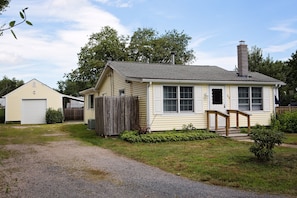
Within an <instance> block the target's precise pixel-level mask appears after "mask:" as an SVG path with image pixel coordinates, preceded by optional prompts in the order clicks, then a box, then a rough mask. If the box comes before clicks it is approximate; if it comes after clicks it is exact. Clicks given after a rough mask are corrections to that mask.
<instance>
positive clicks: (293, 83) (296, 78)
mask: <svg viewBox="0 0 297 198" xmlns="http://www.w3.org/2000/svg"><path fill="white" fill-rule="evenodd" d="M286 64H287V68H288V69H287V71H288V72H287V85H288V94H289V95H290V99H291V101H294V102H297V50H296V52H295V53H292V55H291V57H290V58H289V60H288V61H287V62H286Z"/></svg>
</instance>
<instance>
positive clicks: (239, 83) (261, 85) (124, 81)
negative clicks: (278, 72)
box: [80, 42, 284, 131]
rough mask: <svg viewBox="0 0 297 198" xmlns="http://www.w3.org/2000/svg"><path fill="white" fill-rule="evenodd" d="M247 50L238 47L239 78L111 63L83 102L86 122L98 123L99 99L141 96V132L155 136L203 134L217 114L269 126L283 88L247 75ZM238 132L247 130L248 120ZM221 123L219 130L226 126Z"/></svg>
mask: <svg viewBox="0 0 297 198" xmlns="http://www.w3.org/2000/svg"><path fill="white" fill-rule="evenodd" d="M247 55H248V52H247V45H246V44H244V42H241V43H240V44H239V45H238V72H236V71H227V70H224V69H222V68H220V67H217V66H194V65H170V64H149V63H136V62H108V63H107V64H106V66H105V68H104V70H103V72H102V74H101V76H100V77H99V80H98V82H97V84H96V86H95V87H94V88H90V89H87V90H84V91H81V92H80V93H81V94H82V95H84V97H85V108H84V109H85V112H84V121H85V123H87V122H88V120H89V119H95V106H94V99H95V98H96V97H98V96H121V95H126V96H138V98H139V120H140V126H141V127H148V128H150V130H151V131H163V130H172V129H176V130H179V129H182V126H183V125H184V124H186V125H187V124H190V123H192V124H193V126H194V127H196V128H200V129H205V128H207V127H208V124H207V123H208V121H209V123H210V127H214V125H215V118H214V116H210V120H208V118H207V117H208V116H207V111H208V110H214V111H218V112H221V113H223V114H225V115H227V116H230V126H231V127H232V126H235V125H236V118H235V116H234V115H229V114H228V112H229V111H228V110H236V111H239V112H243V113H247V114H249V115H250V124H251V126H253V125H256V124H260V125H269V124H270V118H271V115H272V114H273V113H274V112H275V98H278V88H279V87H280V86H281V85H284V83H283V82H281V81H279V80H277V79H274V78H271V77H269V76H266V75H263V74H260V73H257V72H249V71H248V64H247V63H248V57H247ZM239 122H240V123H239V124H240V126H242V127H244V126H247V122H246V119H245V118H241V117H240V119H239ZM225 123H226V122H224V119H221V118H219V119H218V125H221V126H223V125H225Z"/></svg>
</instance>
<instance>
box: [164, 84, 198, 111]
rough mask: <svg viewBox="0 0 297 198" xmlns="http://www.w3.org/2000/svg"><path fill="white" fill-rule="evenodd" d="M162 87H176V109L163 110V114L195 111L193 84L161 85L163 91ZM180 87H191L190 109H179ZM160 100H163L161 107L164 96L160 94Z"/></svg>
mask: <svg viewBox="0 0 297 198" xmlns="http://www.w3.org/2000/svg"><path fill="white" fill-rule="evenodd" d="M164 87H176V95H177V111H164V109H163V112H164V113H165V114H185V113H188V114H189V113H193V112H194V111H195V98H194V86H193V85H163V86H162V89H163V91H164ZM181 87H192V101H193V107H192V110H191V111H181V110H180V106H181V105H180V101H181V100H182V99H181V98H180V88H181ZM162 100H163V107H164V98H163V95H162Z"/></svg>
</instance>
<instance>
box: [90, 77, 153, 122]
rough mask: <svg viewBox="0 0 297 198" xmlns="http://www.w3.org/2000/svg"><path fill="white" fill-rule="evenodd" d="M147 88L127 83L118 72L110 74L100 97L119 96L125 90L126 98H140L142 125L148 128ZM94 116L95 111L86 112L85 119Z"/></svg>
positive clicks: (134, 83)
mask: <svg viewBox="0 0 297 198" xmlns="http://www.w3.org/2000/svg"><path fill="white" fill-rule="evenodd" d="M146 86H147V84H146V83H139V82H126V80H125V78H124V77H122V76H120V75H119V74H118V73H117V72H110V73H109V74H108V75H107V76H106V78H105V79H104V81H103V82H102V84H101V85H100V88H99V92H98V93H99V94H98V96H103V95H105V96H119V95H120V94H119V93H120V92H119V91H120V90H125V95H126V96H138V97H139V119H140V120H139V121H140V125H141V126H142V127H146V126H147V124H146ZM86 100H87V99H86V98H85V101H86ZM85 104H86V103H85ZM86 105H87V104H86ZM85 107H87V106H85ZM92 116H93V117H95V112H94V111H92V112H88V111H85V117H92ZM85 122H87V119H85Z"/></svg>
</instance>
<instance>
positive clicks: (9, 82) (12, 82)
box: [0, 76, 24, 97]
mask: <svg viewBox="0 0 297 198" xmlns="http://www.w3.org/2000/svg"><path fill="white" fill-rule="evenodd" d="M23 84H24V81H23V80H16V79H15V78H12V79H9V78H8V77H6V76H4V77H3V79H2V80H0V97H2V96H4V95H6V94H8V93H9V92H11V91H13V90H15V89H16V88H18V87H20V86H22V85H23Z"/></svg>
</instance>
